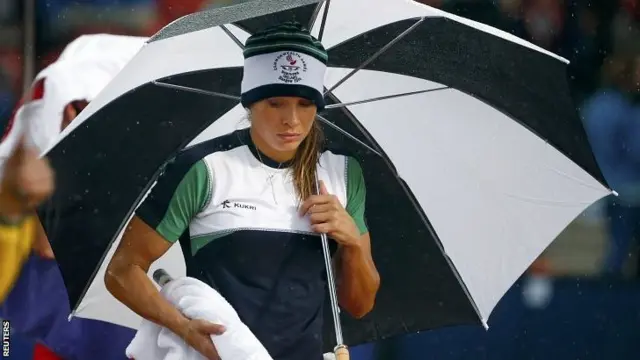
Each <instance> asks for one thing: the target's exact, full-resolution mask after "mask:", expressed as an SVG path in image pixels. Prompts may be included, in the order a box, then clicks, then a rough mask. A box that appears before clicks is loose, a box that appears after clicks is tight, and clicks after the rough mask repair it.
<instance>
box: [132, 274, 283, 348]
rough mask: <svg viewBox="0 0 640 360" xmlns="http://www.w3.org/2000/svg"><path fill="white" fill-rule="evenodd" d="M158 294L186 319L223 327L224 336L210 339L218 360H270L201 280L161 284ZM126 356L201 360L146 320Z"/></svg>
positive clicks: (234, 312) (170, 333)
mask: <svg viewBox="0 0 640 360" xmlns="http://www.w3.org/2000/svg"><path fill="white" fill-rule="evenodd" d="M161 293H162V295H163V296H164V297H165V298H166V299H167V300H168V301H169V302H171V303H172V304H173V305H175V306H176V307H177V308H178V309H179V310H180V311H181V312H182V313H183V314H184V315H185V316H186V317H188V318H191V319H202V320H206V321H209V322H212V323H214V324H222V325H224V326H225V328H226V331H225V333H224V334H222V335H216V336H212V339H213V343H214V344H215V346H216V348H217V349H218V354H219V355H220V358H221V359H222V360H273V359H272V358H271V356H270V355H269V353H268V352H267V350H266V349H265V348H264V346H263V345H262V344H261V343H260V341H258V339H257V338H256V337H255V336H254V335H253V333H252V332H251V330H249V328H248V327H247V326H246V325H245V324H244V323H243V322H242V321H241V320H240V318H239V317H238V314H237V313H236V311H235V310H234V309H233V307H232V306H231V305H230V304H229V303H228V302H227V301H226V300H225V299H224V298H223V297H222V295H220V294H219V293H218V292H217V291H215V290H214V289H212V288H211V287H210V286H208V285H207V284H205V283H203V282H202V281H199V280H197V279H193V278H189V277H183V278H178V279H175V280H172V281H170V282H169V283H167V284H166V285H164V286H163V288H162V291H161ZM126 354H127V357H129V358H130V359H135V360H204V357H203V356H202V355H200V353H198V352H197V351H196V350H195V349H193V348H191V347H190V346H188V345H187V344H186V343H185V342H184V341H183V340H182V339H180V337H178V336H177V335H175V334H174V333H172V332H171V331H170V330H168V329H166V328H163V327H161V326H158V325H156V324H155V323H152V322H150V321H148V320H143V321H142V324H141V325H140V327H139V328H138V332H137V333H136V335H135V337H134V339H133V341H131V344H129V346H128V347H127V350H126Z"/></svg>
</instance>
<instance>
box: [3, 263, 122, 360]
mask: <svg viewBox="0 0 640 360" xmlns="http://www.w3.org/2000/svg"><path fill="white" fill-rule="evenodd" d="M70 312H71V311H70V308H69V301H68V296H67V291H66V288H65V286H64V282H63V280H62V275H61V274H60V270H59V269H58V265H57V264H56V262H55V261H52V260H45V259H41V258H39V257H37V256H32V257H31V258H30V259H29V260H28V261H27V263H26V264H25V266H24V268H23V269H22V273H21V274H20V277H19V279H18V281H17V283H16V285H15V287H14V288H13V290H12V291H11V293H10V294H9V296H8V298H7V300H6V301H5V302H4V303H3V304H2V306H1V307H0V318H3V319H8V320H10V321H11V326H12V327H13V328H14V330H15V331H14V334H18V335H17V336H14V337H16V338H18V337H22V338H23V339H26V340H28V341H40V342H42V343H43V344H45V345H46V346H47V347H49V348H50V349H52V350H53V351H54V352H55V353H56V354H58V355H59V356H61V357H62V358H64V359H65V360H85V359H91V360H118V359H123V360H124V359H126V356H125V349H126V347H127V345H129V342H131V340H132V339H133V336H134V331H133V330H132V329H128V328H124V327H121V326H117V325H114V324H110V323H105V322H102V321H96V320H88V319H81V318H73V319H72V320H71V321H69V320H68V315H69V314H70Z"/></svg>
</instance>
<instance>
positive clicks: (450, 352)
mask: <svg viewBox="0 0 640 360" xmlns="http://www.w3.org/2000/svg"><path fill="white" fill-rule="evenodd" d="M525 281H526V280H525ZM522 284H523V282H522V281H521V282H519V283H517V284H516V285H515V286H514V287H513V288H512V289H511V290H510V291H509V292H508V293H507V295H506V296H505V297H504V298H503V299H502V301H501V302H500V303H499V304H498V307H497V308H496V310H495V311H494V313H493V314H492V316H491V318H490V322H489V326H490V328H489V331H484V330H483V329H482V328H479V327H455V328H449V329H443V330H437V331H432V332H425V333H421V334H414V335H411V336H406V337H403V338H399V339H394V340H390V341H388V342H387V343H385V344H380V345H378V346H377V347H378V348H379V351H380V352H384V353H385V355H382V356H379V357H377V358H376V357H373V356H372V357H360V358H358V360H374V359H376V360H436V359H437V360H573V359H580V360H605V359H615V360H632V359H633V360H636V359H638V354H640V331H638V328H639V327H640V284H638V283H635V282H622V281H599V280H581V279H562V280H554V284H553V297H552V298H551V301H550V302H549V304H548V305H547V306H546V307H543V308H529V307H527V306H526V305H525V303H524V301H523V300H524V297H523V296H522V288H521V285H522ZM384 348H387V349H384Z"/></svg>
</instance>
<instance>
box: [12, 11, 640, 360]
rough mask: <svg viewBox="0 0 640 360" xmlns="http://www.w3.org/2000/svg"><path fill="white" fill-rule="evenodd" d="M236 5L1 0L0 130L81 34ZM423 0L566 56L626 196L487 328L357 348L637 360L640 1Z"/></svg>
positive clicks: (409, 353) (451, 355)
mask: <svg viewBox="0 0 640 360" xmlns="http://www.w3.org/2000/svg"><path fill="white" fill-rule="evenodd" d="M233 2H238V1H237V0H236V1H233V0H217V1H216V0H209V1H205V0H0V129H2V128H4V127H6V125H7V123H8V122H9V120H10V118H11V115H12V112H13V109H14V108H15V107H16V104H17V102H18V100H19V98H20V97H21V95H22V91H23V89H24V88H25V83H26V84H30V81H31V79H32V78H33V76H34V75H35V74H36V73H37V72H38V71H39V70H40V69H42V68H43V67H45V66H46V65H48V64H49V63H51V62H52V61H54V60H55V59H56V58H57V56H58V55H59V53H60V51H61V50H62V49H63V48H64V46H65V45H66V44H67V43H68V42H70V41H71V40H73V39H74V38H76V37H77V36H79V35H81V34H88V33H101V32H108V33H113V34H127V35H139V36H150V35H152V34H154V33H155V32H156V31H157V30H159V29H160V28H162V27H163V26H164V25H166V24H168V23H169V22H171V21H173V20H175V19H177V18H179V17H181V16H183V15H186V14H189V13H191V12H195V11H198V10H200V9H203V8H207V7H210V6H224V5H227V4H231V3H233ZM421 2H423V3H425V4H427V5H430V6H434V7H438V8H441V9H443V10H446V11H449V12H453V13H456V14H458V15H461V16H464V17H467V18H471V19H473V20H476V21H480V22H482V23H485V24H488V25H491V26H495V27H497V28H500V29H502V30H505V31H507V32H510V33H513V34H515V35H517V36H519V37H521V38H524V39H526V40H529V41H531V42H533V43H535V44H537V45H539V46H541V47H543V48H546V49H548V50H550V51H552V52H555V53H557V54H559V55H561V56H563V57H566V58H567V59H569V60H570V61H571V67H570V72H569V74H568V76H569V78H570V83H571V87H572V92H573V96H574V99H575V104H576V108H577V110H578V111H579V112H580V114H581V115H582V118H583V121H584V124H585V128H586V130H587V134H588V135H589V138H590V141H591V143H592V145H593V147H594V151H595V153H596V158H597V160H598V162H599V163H600V166H601V167H602V169H603V172H604V174H605V177H607V180H608V181H609V182H610V184H611V185H612V186H613V187H614V188H615V189H617V190H618V192H619V195H620V196H619V197H618V198H616V199H612V198H611V199H604V200H603V201H602V202H600V203H598V204H596V205H594V206H592V207H591V208H590V209H589V210H588V211H586V212H585V213H584V214H583V215H581V216H580V217H579V218H578V219H576V221H574V223H572V224H571V225H570V226H569V227H568V228H567V229H566V230H565V231H564V232H563V233H562V234H561V235H560V236H559V237H558V239H557V240H556V241H555V242H554V243H553V244H552V245H551V246H550V247H549V248H548V249H547V251H546V252H545V253H544V254H543V256H541V258H540V259H538V260H537V261H536V262H535V263H534V264H533V265H532V267H531V269H530V270H529V271H528V273H527V274H525V275H523V277H522V279H521V280H520V281H518V283H517V284H516V285H515V286H514V287H513V288H512V289H511V291H510V292H509V293H508V294H507V295H506V296H505V298H504V299H503V301H502V302H501V304H500V305H499V306H498V308H497V309H496V310H495V312H494V314H493V315H492V317H491V319H490V322H489V325H490V329H489V331H485V330H483V329H478V328H466V327H461V328H451V329H445V330H439V331H434V332H427V333H424V334H417V335H413V336H408V337H405V338H399V339H390V340H388V341H386V342H382V343H378V344H375V346H374V345H368V346H361V347H359V348H357V349H356V351H355V353H354V357H356V358H358V359H380V360H382V359H402V360H409V359H442V360H447V359H474V360H475V359H491V360H494V359H495V360H499V359H518V360H525V359H558V360H560V359H562V360H569V359H582V360H583V359H602V360H604V359H612V360H613V359H620V360H622V359H639V358H640V330H639V329H640V283H639V282H638V279H640V267H639V266H638V264H639V263H640V257H639V256H638V242H637V240H638V239H640V95H639V94H640V0H422V1H421ZM629 132H632V133H637V134H638V137H636V138H637V139H638V143H637V144H635V143H633V144H627V143H623V142H621V141H616V134H621V133H629ZM513 241H518V239H513ZM425 311H430V309H425ZM16 341H19V339H17V340H16ZM16 346H17V345H16ZM30 346H32V344H29V343H28V342H25V343H24V344H21V345H20V347H21V349H22V348H23V350H24V351H25V352H24V355H21V353H20V352H19V350H18V349H16V347H15V346H14V350H13V356H12V357H13V358H16V359H21V358H24V359H29V358H30V355H29V351H31V350H29V349H30ZM22 356H26V357H22Z"/></svg>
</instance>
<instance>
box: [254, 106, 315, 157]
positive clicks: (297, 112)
mask: <svg viewBox="0 0 640 360" xmlns="http://www.w3.org/2000/svg"><path fill="white" fill-rule="evenodd" d="M316 112H317V107H316V105H315V104H314V103H313V102H312V101H310V100H307V99H304V98H300V97H273V98H269V99H266V100H262V101H259V102H257V103H255V104H253V105H252V106H251V131H252V133H253V135H254V136H256V137H257V138H258V139H254V141H255V140H258V141H257V144H256V145H258V147H260V148H261V149H260V150H261V151H263V152H265V153H266V154H267V155H270V156H273V155H277V154H278V153H280V154H281V155H289V156H293V154H295V151H296V149H297V148H298V146H299V145H300V143H301V142H302V141H303V140H304V139H305V138H306V137H307V135H308V134H309V131H311V127H312V126H313V122H314V121H315V118H316ZM265 146H266V147H267V148H266V149H263V148H262V147H265ZM278 157H279V156H278ZM274 160H279V159H274Z"/></svg>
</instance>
